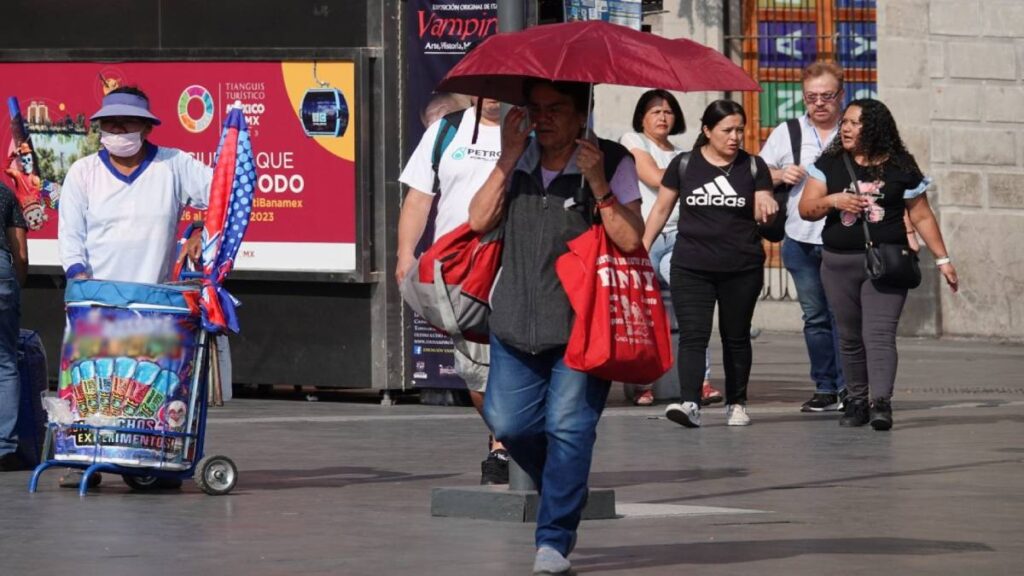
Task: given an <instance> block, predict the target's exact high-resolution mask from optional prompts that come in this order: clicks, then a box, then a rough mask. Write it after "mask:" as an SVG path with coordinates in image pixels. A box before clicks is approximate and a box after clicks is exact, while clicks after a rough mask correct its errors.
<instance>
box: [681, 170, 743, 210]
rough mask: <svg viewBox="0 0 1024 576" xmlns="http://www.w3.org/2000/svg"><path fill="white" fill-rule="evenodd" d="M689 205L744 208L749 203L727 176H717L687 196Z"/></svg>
mask: <svg viewBox="0 0 1024 576" xmlns="http://www.w3.org/2000/svg"><path fill="white" fill-rule="evenodd" d="M686 204H687V206H728V207H730V208H743V207H744V206H746V205H747V199H746V198H740V195H739V194H737V193H736V189H735V188H733V187H732V184H729V181H728V180H726V178H725V176H719V177H718V178H715V180H714V181H713V182H708V183H707V184H705V185H704V186H702V187H700V188H696V189H694V191H693V192H691V193H690V195H689V196H687V197H686Z"/></svg>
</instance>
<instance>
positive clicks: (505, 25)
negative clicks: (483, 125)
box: [498, 0, 537, 492]
mask: <svg viewBox="0 0 1024 576" xmlns="http://www.w3.org/2000/svg"><path fill="white" fill-rule="evenodd" d="M527 1H530V0H498V32H516V31H519V30H522V29H523V28H525V27H526V2H527ZM508 110H509V106H508V105H507V104H502V105H501V118H502V121H504V119H505V114H507V113H508ZM508 489H509V490H519V491H522V492H535V491H536V490H537V486H536V485H534V483H533V480H532V479H531V478H530V475H529V474H527V473H526V471H524V470H523V469H522V468H520V467H519V464H516V461H515V460H511V461H510V462H509V466H508Z"/></svg>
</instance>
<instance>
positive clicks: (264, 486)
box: [238, 466, 461, 490]
mask: <svg viewBox="0 0 1024 576" xmlns="http://www.w3.org/2000/svg"><path fill="white" fill-rule="evenodd" d="M460 475H461V473H447V474H409V473H407V472H399V471H396V470H382V469H380V468H372V467H369V466H332V467H328V468H312V469H306V470H300V469H286V470H242V471H240V472H239V475H238V488H239V489H240V490H293V489H296V488H345V487H346V486H354V485H358V484H386V483H389V482H419V481H422V480H439V479H442V478H451V477H453V476H460Z"/></svg>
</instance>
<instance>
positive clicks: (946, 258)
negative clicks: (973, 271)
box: [935, 256, 949, 268]
mask: <svg viewBox="0 0 1024 576" xmlns="http://www.w3.org/2000/svg"><path fill="white" fill-rule="evenodd" d="M943 264H949V256H943V257H942V258H936V259H935V267H936V268H938V267H939V266H942V265H943Z"/></svg>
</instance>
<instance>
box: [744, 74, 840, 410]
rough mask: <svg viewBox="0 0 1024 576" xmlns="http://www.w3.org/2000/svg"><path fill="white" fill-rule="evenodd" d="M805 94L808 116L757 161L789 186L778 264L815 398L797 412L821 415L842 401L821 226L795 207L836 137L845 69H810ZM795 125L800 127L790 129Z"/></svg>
mask: <svg viewBox="0 0 1024 576" xmlns="http://www.w3.org/2000/svg"><path fill="white" fill-rule="evenodd" d="M803 95H804V104H805V105H806V106H807V113H806V114H805V115H804V116H801V117H800V118H798V119H796V120H790V121H788V122H784V123H782V124H780V125H779V126H777V127H776V128H775V129H774V130H773V131H772V133H771V135H770V136H769V137H768V141H767V142H765V144H764V147H763V148H762V149H761V153H760V156H761V158H763V159H764V161H765V162H766V163H767V164H768V167H769V169H770V170H771V173H772V183H773V184H774V185H775V186H780V185H788V186H791V188H790V191H789V202H788V205H787V210H786V238H785V239H784V241H783V245H782V261H783V264H784V265H785V266H786V270H788V271H789V273H790V275H791V276H792V277H793V282H794V283H795V285H796V293H797V299H798V300H799V301H800V308H801V309H802V310H803V321H804V340H805V342H806V344H807V354H808V356H809V357H810V362H811V379H812V380H814V385H815V392H814V395H813V396H812V397H811V399H810V400H808V401H807V402H804V404H803V406H801V411H803V412H823V411H827V410H841V409H842V403H843V398H844V397H845V396H846V388H845V383H844V381H843V373H842V368H841V367H840V364H839V352H838V348H837V346H838V342H839V338H838V336H837V335H836V330H835V319H834V318H833V317H832V311H831V310H830V309H829V305H828V301H827V300H826V299H825V289H824V288H823V287H822V284H821V273H820V268H821V230H822V228H823V227H824V224H825V221H824V219H822V220H819V221H817V222H808V221H806V220H804V219H803V218H801V217H800V211H799V210H798V209H797V206H798V205H799V203H800V195H801V193H803V189H804V184H805V182H806V181H807V170H806V167H807V166H810V165H811V164H813V163H814V161H815V160H817V159H818V156H819V155H820V154H821V152H822V151H823V150H824V149H825V147H827V146H828V144H829V143H830V142H831V141H832V139H833V138H834V137H835V135H836V133H837V132H838V128H839V119H840V116H841V112H842V103H843V69H842V68H840V67H839V66H838V65H836V64H834V63H831V62H815V63H814V64H811V65H810V66H808V67H807V68H806V69H805V70H804V73H803ZM794 122H796V123H798V126H794V125H793V124H792V123H794ZM792 136H797V139H794V138H793V137H792ZM794 153H796V154H797V155H798V159H799V160H798V161H797V162H794Z"/></svg>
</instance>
